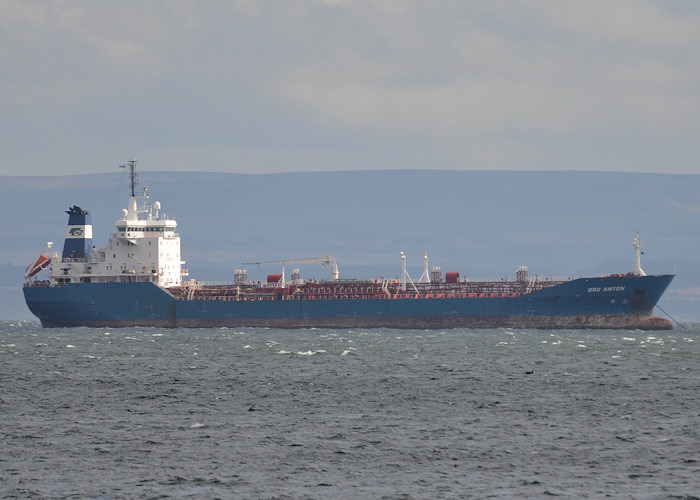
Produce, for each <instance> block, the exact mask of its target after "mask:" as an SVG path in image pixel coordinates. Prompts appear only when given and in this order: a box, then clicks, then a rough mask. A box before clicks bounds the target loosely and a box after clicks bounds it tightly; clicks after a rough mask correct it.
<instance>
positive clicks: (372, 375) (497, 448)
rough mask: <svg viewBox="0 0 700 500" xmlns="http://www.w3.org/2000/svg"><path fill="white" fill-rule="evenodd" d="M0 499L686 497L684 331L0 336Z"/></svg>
mask: <svg viewBox="0 0 700 500" xmlns="http://www.w3.org/2000/svg"><path fill="white" fill-rule="evenodd" d="M0 384H1V385H0V391H1V392H0V497H2V498H42V499H43V498H79V499H84V498H90V499H102V500H104V499H122V498H153V499H160V498H198V499H199V498H205V499H206V498H224V499H228V498H253V499H258V498H261V499H358V498H359V499H365V498H366V499H381V498H386V499H414V498H415V499H419V498H420V499H440V498H536V499H540V498H550V497H559V498H577V499H578V498H624V499H628V498H635V499H637V498H641V499H695V498H699V497H700V325H678V326H676V328H675V329H674V330H672V331H660V332H644V331H629V330H548V331H544V330H518V329H493V330H465V329H455V330H437V331H425V330H392V329H377V330H365V329H357V330H324V329H317V330H275V329H258V328H230V329H225V328H224V329H158V328H120V329H112V328H64V329H42V328H41V327H40V326H39V324H38V323H36V322H32V321H14V322H13V321H5V322H0Z"/></svg>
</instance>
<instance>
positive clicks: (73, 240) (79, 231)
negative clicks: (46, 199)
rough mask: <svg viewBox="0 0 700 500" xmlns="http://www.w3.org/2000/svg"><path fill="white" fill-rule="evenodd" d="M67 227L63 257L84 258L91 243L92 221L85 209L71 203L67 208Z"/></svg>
mask: <svg viewBox="0 0 700 500" xmlns="http://www.w3.org/2000/svg"><path fill="white" fill-rule="evenodd" d="M66 213H67V214H68V229H67V230H66V240H65V242H64V243H63V255H62V257H63V258H64V259H85V258H86V257H87V256H88V253H89V252H90V245H91V244H92V221H91V220H90V214H89V213H88V211H87V210H83V209H82V208H80V207H79V206H76V205H73V206H72V207H70V208H69V209H68V210H66Z"/></svg>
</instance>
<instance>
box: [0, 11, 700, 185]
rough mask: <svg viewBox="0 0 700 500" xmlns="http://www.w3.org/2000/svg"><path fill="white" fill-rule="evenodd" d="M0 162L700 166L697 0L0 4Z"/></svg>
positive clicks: (102, 166) (240, 169)
mask: <svg viewBox="0 0 700 500" xmlns="http://www.w3.org/2000/svg"><path fill="white" fill-rule="evenodd" d="M0 86H1V89H0V147H1V150H2V159H1V160H0V175H68V174H86V173H106V172H114V171H115V168H116V167H117V166H118V165H120V164H123V163H125V162H126V161H128V160H129V159H130V158H132V157H135V158H136V159H137V160H139V168H140V169H141V170H150V171H152V170H169V171H210V172H231V173H251V174H253V173H260V174H264V173H276V172H299V171H334V170H375V169H405V168H410V169H447V170H597V171H620V172H653V173H689V174H698V173H700V162H699V161H698V160H699V159H700V141H699V140H698V135H699V134H698V132H700V2H697V1H694V0H686V1H682V0H679V1H670V0H667V1H649V0H586V1H564V0H560V1H555V0H552V1H545V0H542V1H539V0H538V1H535V0H522V1H515V0H513V1H510V0H509V1H506V0H504V1H499V0H492V1H470V0H460V1H455V0H430V1H428V0H374V1H369V0H304V1H302V0H277V1H266V0H230V1H224V0H210V1H206V2H200V1H195V0H192V1H188V0H169V1H165V0H162V1H157V0H133V1H132V0H101V1H92V0H82V1H81V0H72V1H59V0H56V1H50V0H41V1H38V0H0Z"/></svg>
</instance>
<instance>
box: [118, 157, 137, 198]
mask: <svg viewBox="0 0 700 500" xmlns="http://www.w3.org/2000/svg"><path fill="white" fill-rule="evenodd" d="M126 167H129V183H130V186H131V196H132V197H134V196H136V184H138V179H139V174H137V173H136V158H132V159H131V160H129V163H127V164H126V165H119V168H126Z"/></svg>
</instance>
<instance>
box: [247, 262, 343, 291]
mask: <svg viewBox="0 0 700 500" xmlns="http://www.w3.org/2000/svg"><path fill="white" fill-rule="evenodd" d="M268 264H281V265H282V286H285V276H284V266H285V265H286V264H321V265H322V266H324V267H326V268H328V266H330V271H331V277H332V279H334V280H337V279H338V276H339V273H338V264H337V263H336V261H335V258H334V257H330V256H325V257H309V258H307V259H288V260H268V261H264V262H262V261H256V262H244V263H243V265H244V266H252V265H257V266H263V265H268Z"/></svg>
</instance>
